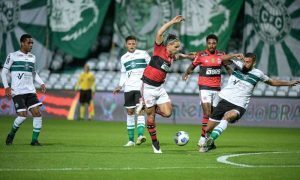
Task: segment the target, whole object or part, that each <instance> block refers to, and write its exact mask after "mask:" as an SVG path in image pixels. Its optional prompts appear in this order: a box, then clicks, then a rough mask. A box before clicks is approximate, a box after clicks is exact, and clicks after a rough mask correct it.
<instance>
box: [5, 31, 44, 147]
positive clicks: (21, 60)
mask: <svg viewBox="0 0 300 180" xmlns="http://www.w3.org/2000/svg"><path fill="white" fill-rule="evenodd" d="M20 43H21V48H20V50H19V51H16V52H13V53H10V54H9V55H8V56H7V58H6V61H5V64H4V67H3V69H2V74H1V77H2V82H3V85H4V88H5V95H6V96H7V97H9V98H10V97H12V98H13V102H14V105H15V109H16V112H17V115H18V117H17V118H16V119H15V121H14V123H13V126H12V129H11V131H10V133H9V134H8V135H7V138H6V145H12V143H13V140H14V137H15V134H16V132H17V131H18V129H19V127H20V126H21V124H22V123H23V122H24V120H25V119H26V117H27V110H29V111H30V112H31V114H32V116H33V133H32V140H31V143H30V144H31V145H32V146H40V145H41V144H40V143H39V141H38V137H39V134H40V131H41V128H42V115H41V112H40V108H39V107H40V106H41V105H42V103H41V102H39V100H38V98H37V95H36V89H35V87H34V84H33V81H35V82H37V83H39V84H40V85H41V90H42V92H43V93H45V92H46V86H45V83H44V82H43V81H42V79H41V78H40V77H39V75H38V74H37V73H36V71H35V62H36V59H35V56H34V55H33V54H32V53H30V51H31V49H32V45H33V40H32V37H31V35H29V34H23V35H22V36H21V38H20ZM9 73H10V74H11V87H9V85H8V82H7V75H8V74H9Z"/></svg>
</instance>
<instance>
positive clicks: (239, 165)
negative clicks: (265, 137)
mask: <svg viewBox="0 0 300 180" xmlns="http://www.w3.org/2000/svg"><path fill="white" fill-rule="evenodd" d="M283 153H300V152H260V153H243V154H229V155H224V156H220V157H218V158H217V161H218V162H220V163H224V164H230V165H233V166H238V167H250V168H251V167H264V168H268V167H270V168H271V167H282V168H289V167H300V165H248V164H240V163H234V162H232V161H229V160H227V159H229V158H232V157H238V156H251V155H260V154H283Z"/></svg>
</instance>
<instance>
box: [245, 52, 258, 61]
mask: <svg viewBox="0 0 300 180" xmlns="http://www.w3.org/2000/svg"><path fill="white" fill-rule="evenodd" d="M245 57H248V58H252V60H253V61H256V55H255V54H254V53H251V52H247V53H246V54H245Z"/></svg>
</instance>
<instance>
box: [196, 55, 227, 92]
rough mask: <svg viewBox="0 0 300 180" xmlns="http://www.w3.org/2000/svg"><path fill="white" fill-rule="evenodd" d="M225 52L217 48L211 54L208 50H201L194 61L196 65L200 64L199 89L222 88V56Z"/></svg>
mask: <svg viewBox="0 0 300 180" xmlns="http://www.w3.org/2000/svg"><path fill="white" fill-rule="evenodd" d="M224 54H225V53H224V52H221V51H218V50H216V51H215V53H214V54H211V53H210V52H209V51H208V50H205V51H200V52H198V53H197V54H196V57H195V59H194V61H193V65H194V66H200V67H199V68H200V71H199V78H198V85H199V89H208V90H217V91H219V90H220V89H221V66H222V60H221V58H220V56H222V55H224Z"/></svg>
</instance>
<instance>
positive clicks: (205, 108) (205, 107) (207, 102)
mask: <svg viewBox="0 0 300 180" xmlns="http://www.w3.org/2000/svg"><path fill="white" fill-rule="evenodd" d="M212 96H213V94H212V91H209V90H200V92H199V97H200V101H201V107H202V112H203V115H202V119H201V136H200V139H199V141H198V146H200V147H201V146H203V144H204V143H205V134H206V127H207V123H208V118H209V116H210V115H211V112H212V104H211V102H212V99H213V97H212Z"/></svg>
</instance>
